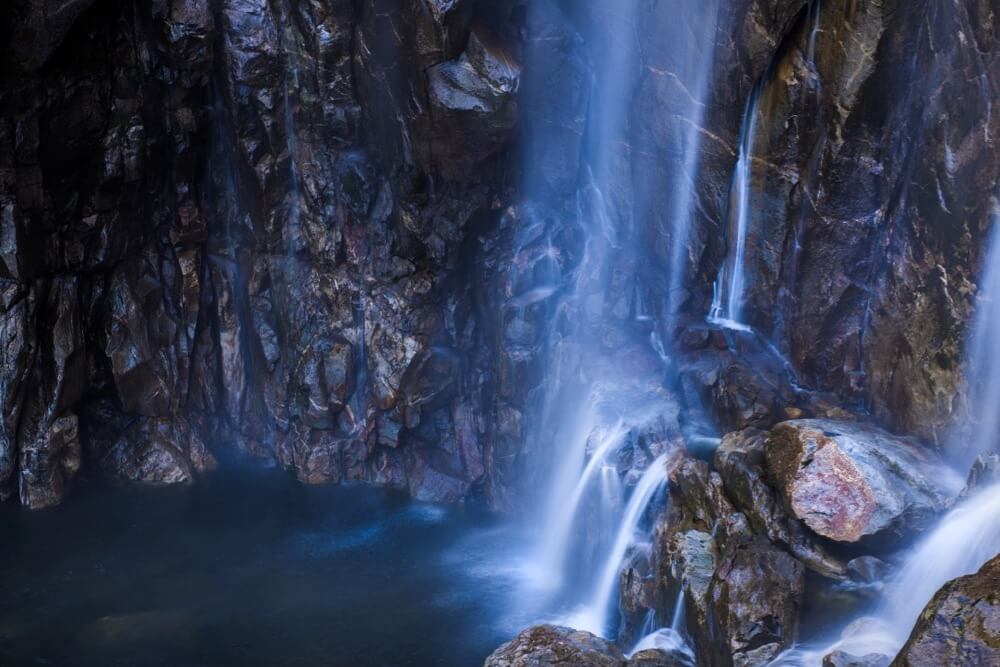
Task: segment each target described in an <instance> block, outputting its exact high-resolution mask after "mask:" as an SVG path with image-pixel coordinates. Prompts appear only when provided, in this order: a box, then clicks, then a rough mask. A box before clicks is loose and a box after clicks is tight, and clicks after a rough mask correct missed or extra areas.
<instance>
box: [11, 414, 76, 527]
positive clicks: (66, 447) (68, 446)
mask: <svg viewBox="0 0 1000 667" xmlns="http://www.w3.org/2000/svg"><path fill="white" fill-rule="evenodd" d="M80 461H81V447H80V437H79V430H78V420H77V417H76V415H68V416H65V417H60V418H58V419H56V420H55V421H54V422H52V424H51V425H50V426H49V427H48V429H46V430H45V431H44V432H42V433H40V434H39V436H38V437H37V439H36V440H34V441H32V442H28V443H23V444H22V446H21V454H20V494H21V504H22V505H24V506H25V507H28V508H30V509H39V508H42V507H50V506H52V505H57V504H59V503H60V502H62V499H63V497H64V496H65V494H66V492H67V490H68V486H69V483H70V482H71V481H72V479H73V477H75V476H76V473H77V472H78V471H79V469H80Z"/></svg>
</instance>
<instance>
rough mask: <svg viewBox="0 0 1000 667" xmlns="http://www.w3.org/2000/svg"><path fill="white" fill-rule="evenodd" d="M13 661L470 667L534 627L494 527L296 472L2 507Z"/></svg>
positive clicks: (514, 557) (0, 630) (469, 515)
mask: <svg viewBox="0 0 1000 667" xmlns="http://www.w3.org/2000/svg"><path fill="white" fill-rule="evenodd" d="M0 535H3V539H4V541H3V547H2V548H0V664H2V665H20V664H38V665H67V664H72V665H137V666H142V665H171V666H175V665H228V664H239V665H361V666H364V665H380V666H383V665H384V666H396V665H420V666H425V665H441V666H445V667H447V666H449V665H456V666H458V665H461V666H462V667H468V666H470V665H478V664H482V661H483V659H484V658H485V657H486V655H488V654H489V652H490V651H492V650H493V649H494V648H496V646H497V645H499V644H500V643H502V642H504V641H506V640H508V639H509V638H510V637H511V636H512V635H513V634H514V633H515V632H516V631H517V630H518V629H519V628H520V627H522V626H523V625H526V624H528V623H530V622H531V621H532V620H533V618H532V617H531V614H530V613H529V612H528V611H527V610H523V609H521V610H519V609H518V600H519V599H520V597H521V596H520V595H519V590H518V583H517V582H518V581H519V579H518V576H517V574H518V567H519V566H518V562H519V561H518V558H519V555H518V554H516V553H514V552H513V551H512V548H513V545H514V544H515V543H517V542H518V541H517V540H516V539H515V537H514V536H513V534H512V531H511V529H510V528H509V527H508V526H506V525H504V524H502V523H500V522H499V521H498V520H497V519H496V518H495V517H492V516H489V515H487V514H485V513H482V512H477V511H474V510H470V509H463V508H445V507H438V506H434V505H424V504H417V503H413V502H411V501H409V500H408V499H407V498H406V497H405V496H403V495H401V494H399V493H396V492H392V491H388V490H384V489H372V488H364V487H358V486H341V487H335V486H323V487H310V486H303V485H300V484H299V483H298V482H296V481H295V480H294V479H292V478H290V477H288V476H286V475H285V474H283V473H281V472H278V471H274V470H270V471H258V470H255V471H239V472H227V473H224V474H222V473H217V474H214V475H212V476H210V477H208V478H206V479H204V480H202V481H200V482H199V483H198V484H196V485H194V486H191V487H184V488H170V489H149V488H106V487H100V488H98V487H94V486H90V487H87V488H83V489H81V490H79V491H78V492H77V493H76V494H74V495H73V496H72V497H71V498H69V499H68V501H67V503H66V504H65V505H63V506H61V507H56V508H52V509H48V510H42V511H38V512H28V511H25V510H20V509H18V508H17V507H15V503H6V504H5V505H4V506H2V507H0Z"/></svg>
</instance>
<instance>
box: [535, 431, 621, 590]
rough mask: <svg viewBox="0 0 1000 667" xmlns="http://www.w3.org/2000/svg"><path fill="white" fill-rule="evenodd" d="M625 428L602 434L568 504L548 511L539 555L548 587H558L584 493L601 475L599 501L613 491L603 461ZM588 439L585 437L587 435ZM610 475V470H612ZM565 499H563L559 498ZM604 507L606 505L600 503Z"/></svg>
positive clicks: (607, 497)
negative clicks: (547, 578) (598, 474)
mask: <svg viewBox="0 0 1000 667" xmlns="http://www.w3.org/2000/svg"><path fill="white" fill-rule="evenodd" d="M625 432H626V431H625V426H624V424H623V423H622V421H621V420H619V421H618V423H617V424H615V426H614V427H613V428H611V429H609V430H608V431H607V432H606V433H604V434H603V435H602V436H601V438H600V442H599V444H598V446H597V449H595V450H594V453H593V454H591V456H590V461H589V462H588V463H587V465H586V466H585V467H584V469H583V474H581V475H580V477H579V479H578V480H577V482H576V486H575V488H574V489H573V493H572V495H570V497H569V501H568V502H563V503H559V504H558V505H554V506H553V507H552V512H553V516H552V517H550V519H549V521H548V525H549V526H550V527H551V528H552V529H553V530H552V531H551V532H549V533H548V534H547V535H546V536H545V542H544V551H543V555H542V564H543V571H544V572H545V573H547V574H548V575H549V580H548V581H547V583H548V584H549V585H551V586H558V585H559V584H560V583H561V581H560V579H561V575H562V572H563V564H564V562H565V560H566V553H567V551H568V550H569V546H570V544H571V542H572V529H573V526H574V524H575V523H576V516H577V512H578V511H579V509H580V504H581V501H582V500H583V497H584V493H585V492H586V491H587V490H588V489H589V488H590V487H591V484H592V482H593V480H594V476H595V474H596V473H597V472H598V471H599V470H600V471H601V478H602V479H601V485H600V488H601V491H602V493H601V497H602V498H603V499H606V500H607V501H608V502H610V501H611V500H612V499H613V497H614V494H615V493H616V491H615V484H616V482H617V479H618V476H617V474H614V478H615V481H614V482H612V481H611V480H608V479H606V477H607V475H606V474H605V470H606V466H605V460H606V458H607V456H608V454H610V453H611V452H612V451H614V450H615V449H616V448H618V447H619V446H620V445H621V443H622V440H623V438H624V437H625ZM587 435H589V434H587ZM587 435H583V436H582V437H581V438H580V439H579V442H583V444H584V446H586V442H587ZM612 471H613V469H612ZM563 498H565V496H563ZM602 504H607V503H602Z"/></svg>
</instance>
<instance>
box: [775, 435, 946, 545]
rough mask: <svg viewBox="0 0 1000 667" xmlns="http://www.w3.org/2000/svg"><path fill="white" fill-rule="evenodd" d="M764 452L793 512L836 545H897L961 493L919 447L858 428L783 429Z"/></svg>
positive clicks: (943, 469)
mask: <svg viewBox="0 0 1000 667" xmlns="http://www.w3.org/2000/svg"><path fill="white" fill-rule="evenodd" d="M765 452H766V460H767V469H768V473H769V474H770V476H771V478H772V479H773V480H774V483H775V484H776V486H777V488H778V489H779V491H780V492H781V494H782V498H783V500H784V504H785V508H786V509H787V510H788V512H789V513H790V514H791V515H792V516H793V517H795V518H797V519H799V520H801V521H802V522H803V523H804V524H805V525H806V526H808V527H809V529H810V530H812V531H813V532H815V533H816V534H818V535H821V536H823V537H826V538H829V539H831V540H835V541H838V542H858V541H860V540H866V539H867V540H872V539H874V538H879V540H882V541H894V540H897V539H898V538H900V537H902V536H904V535H907V534H910V533H912V532H914V531H919V530H923V529H925V528H927V527H928V525H929V524H930V522H931V521H932V520H933V518H934V517H935V516H936V515H937V514H939V513H940V512H941V511H942V510H944V509H945V508H946V507H947V505H948V503H949V501H950V499H951V498H952V497H954V495H955V494H957V493H958V491H959V488H960V486H961V482H960V481H958V480H957V479H955V478H953V476H952V475H949V474H948V471H949V470H950V469H949V468H948V466H947V465H945V463H944V462H943V461H942V460H941V459H940V458H939V457H938V456H937V455H936V454H934V453H933V452H932V451H931V450H929V449H928V448H926V447H924V446H922V445H921V444H920V443H919V442H917V441H916V440H914V439H912V438H901V437H897V436H893V435H891V434H889V433H887V432H885V431H883V430H881V429H879V428H877V427H874V426H868V425H863V424H858V423H852V422H842V421H833V420H819V419H800V420H793V421H788V422H783V423H781V424H778V425H777V426H776V427H775V428H774V429H772V430H771V433H770V435H769V436H768V438H767V441H766V445H765Z"/></svg>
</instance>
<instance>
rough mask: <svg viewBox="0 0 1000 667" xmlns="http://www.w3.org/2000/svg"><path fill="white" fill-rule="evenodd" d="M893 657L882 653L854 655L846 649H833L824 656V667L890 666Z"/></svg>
mask: <svg viewBox="0 0 1000 667" xmlns="http://www.w3.org/2000/svg"><path fill="white" fill-rule="evenodd" d="M890 660H891V658H890V657H889V656H887V655H882V654H881V653H867V654H865V655H861V656H858V655H853V654H851V653H847V652H846V651H833V652H832V653H827V654H826V655H825V656H823V667H889V662H890Z"/></svg>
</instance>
